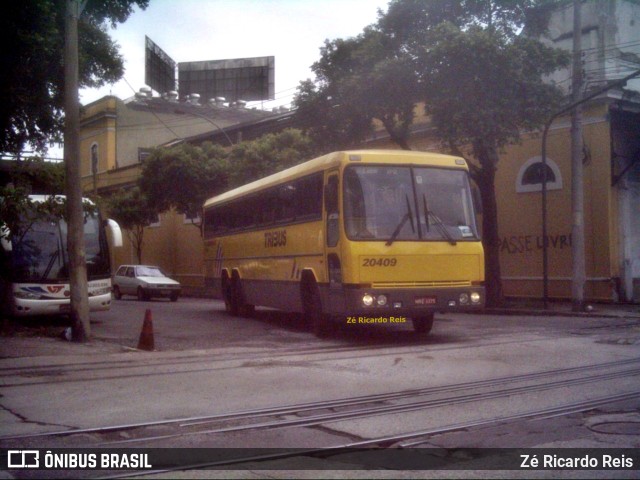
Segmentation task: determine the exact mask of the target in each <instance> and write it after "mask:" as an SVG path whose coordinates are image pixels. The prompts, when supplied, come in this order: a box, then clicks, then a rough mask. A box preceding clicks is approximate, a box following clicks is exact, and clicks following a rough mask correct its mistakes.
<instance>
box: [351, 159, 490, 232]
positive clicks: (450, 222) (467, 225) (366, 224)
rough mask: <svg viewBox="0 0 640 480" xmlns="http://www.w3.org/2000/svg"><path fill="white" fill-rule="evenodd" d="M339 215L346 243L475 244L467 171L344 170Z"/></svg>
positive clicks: (411, 168)
mask: <svg viewBox="0 0 640 480" xmlns="http://www.w3.org/2000/svg"><path fill="white" fill-rule="evenodd" d="M344 211H345V227H346V232H347V236H348V237H349V238H350V239H351V240H384V241H386V242H387V244H391V243H392V242H394V241H402V240H405V241H407V240H413V241H416V240H427V241H429V240H432V241H443V240H444V241H448V242H450V243H455V242H457V241H464V240H477V239H478V233H477V230H476V224H475V216H474V210H473V203H472V198H471V191H470V185H469V179H468V175H467V172H466V171H464V170H454V169H445V168H436V167H418V166H399V167H398V166H378V165H358V166H354V165H352V166H349V168H347V169H346V170H345V174H344Z"/></svg>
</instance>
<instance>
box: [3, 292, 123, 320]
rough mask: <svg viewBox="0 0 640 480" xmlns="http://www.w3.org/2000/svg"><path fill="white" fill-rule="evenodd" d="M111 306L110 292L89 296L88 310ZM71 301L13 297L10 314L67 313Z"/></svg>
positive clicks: (100, 309) (98, 309)
mask: <svg viewBox="0 0 640 480" xmlns="http://www.w3.org/2000/svg"><path fill="white" fill-rule="evenodd" d="M110 308H111V293H109V294H105V295H96V296H93V297H89V311H91V312H100V311H105V310H109V309H110ZM70 312H71V302H70V300H68V299H59V300H51V299H48V300H31V299H25V298H14V301H13V305H11V314H12V315H13V316H15V317H35V316H40V315H68V314H69V313H70Z"/></svg>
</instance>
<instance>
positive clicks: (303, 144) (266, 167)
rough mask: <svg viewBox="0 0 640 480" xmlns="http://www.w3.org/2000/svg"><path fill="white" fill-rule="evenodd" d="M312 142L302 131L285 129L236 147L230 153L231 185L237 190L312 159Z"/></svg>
mask: <svg viewBox="0 0 640 480" xmlns="http://www.w3.org/2000/svg"><path fill="white" fill-rule="evenodd" d="M314 153H315V151H314V150H313V144H312V142H311V139H310V138H309V137H307V136H305V135H303V134H302V132H301V131H300V130H296V129H286V130H283V131H282V132H279V133H270V134H267V135H263V136H262V137H260V138H258V139H256V140H253V141H248V142H241V143H239V144H237V145H235V146H234V147H233V148H232V149H231V151H230V152H229V169H230V175H229V182H230V185H231V186H238V185H242V184H245V183H248V182H251V181H253V180H257V179H259V178H262V177H265V176H267V175H270V174H272V173H276V172H279V171H280V170H284V169H285V168H288V167H292V166H294V165H297V164H299V163H301V162H303V161H305V160H308V159H310V158H311V157H312V156H313V154H314Z"/></svg>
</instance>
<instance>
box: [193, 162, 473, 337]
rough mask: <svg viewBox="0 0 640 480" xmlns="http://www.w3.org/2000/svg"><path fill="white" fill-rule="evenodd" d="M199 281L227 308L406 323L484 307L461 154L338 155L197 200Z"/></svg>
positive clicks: (326, 325) (426, 324)
mask: <svg viewBox="0 0 640 480" xmlns="http://www.w3.org/2000/svg"><path fill="white" fill-rule="evenodd" d="M203 219H204V242H205V249H204V251H205V253H204V255H205V259H204V260H205V261H204V263H205V284H206V285H207V286H208V287H212V288H213V291H214V292H215V295H216V298H220V299H223V300H224V302H225V306H226V309H227V311H228V312H229V313H230V314H231V315H243V314H249V313H250V312H252V311H253V309H254V307H255V306H258V305H259V306H266V307H271V308H276V309H280V310H285V311H291V312H302V313H304V316H305V317H306V318H307V320H308V321H309V322H310V323H311V324H312V325H313V329H314V332H315V333H316V335H318V336H324V335H326V334H327V333H328V332H329V330H330V329H331V327H332V326H334V325H335V322H344V323H346V324H347V325H349V324H385V323H386V324H391V323H406V322H409V321H411V322H412V326H413V328H414V330H415V331H416V332H418V333H422V334H426V333H428V332H429V331H430V330H431V328H432V326H433V319H434V313H435V312H450V311H473V310H478V309H481V308H482V307H483V306H484V255H483V248H482V244H481V242H480V237H479V235H478V230H477V228H476V221H475V212H474V202H473V197H472V191H471V187H470V181H469V172H468V167H467V164H466V162H465V161H464V159H462V158H459V157H453V156H448V155H440V154H434V153H425V152H414V151H395V150H361V151H344V152H335V153H331V154H328V155H324V156H321V157H319V158H316V159H313V160H310V161H307V162H305V163H302V164H300V165H297V166H295V167H292V168H289V169H287V170H284V171H282V172H279V173H276V174H274V175H271V176H268V177H266V178H263V179H261V180H257V181H255V182H252V183H249V184H247V185H244V186H242V187H239V188H236V189H234V190H231V191H229V192H226V193H223V194H221V195H218V196H216V197H214V198H211V199H209V200H207V201H206V202H205V204H204V212H203Z"/></svg>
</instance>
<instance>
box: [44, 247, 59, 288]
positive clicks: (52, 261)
mask: <svg viewBox="0 0 640 480" xmlns="http://www.w3.org/2000/svg"><path fill="white" fill-rule="evenodd" d="M59 255H60V250H56V251H55V252H53V253H52V254H51V259H50V260H49V264H48V265H47V268H46V270H45V271H44V273H43V274H42V278H40V281H45V280H46V279H47V278H48V277H49V273H50V272H51V269H52V268H53V264H54V262H55V261H56V259H57V258H58V256H59Z"/></svg>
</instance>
